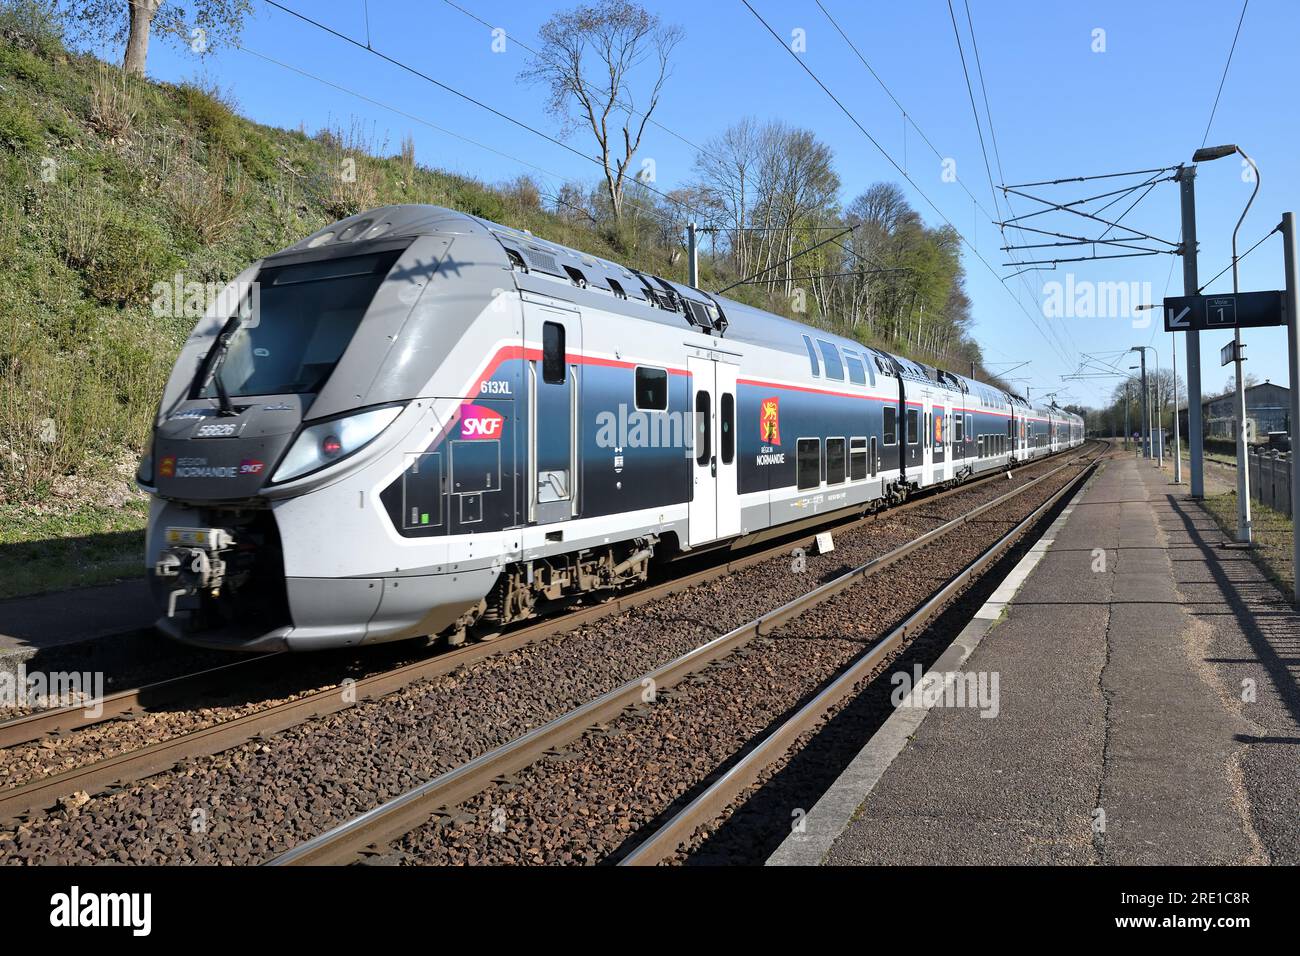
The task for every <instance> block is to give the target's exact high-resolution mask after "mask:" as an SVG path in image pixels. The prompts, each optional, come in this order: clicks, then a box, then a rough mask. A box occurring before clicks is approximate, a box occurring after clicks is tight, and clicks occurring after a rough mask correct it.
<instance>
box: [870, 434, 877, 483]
mask: <svg viewBox="0 0 1300 956" xmlns="http://www.w3.org/2000/svg"><path fill="white" fill-rule="evenodd" d="M868 457H869V459H870V462H871V477H872V478H874V477H876V466H877V464H878V463H879V459H878V457H877V451H876V436H875V435H872V436H871V453H870V455H869V456H868Z"/></svg>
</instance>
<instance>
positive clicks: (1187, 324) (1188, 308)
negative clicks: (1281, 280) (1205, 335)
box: [1164, 292, 1286, 332]
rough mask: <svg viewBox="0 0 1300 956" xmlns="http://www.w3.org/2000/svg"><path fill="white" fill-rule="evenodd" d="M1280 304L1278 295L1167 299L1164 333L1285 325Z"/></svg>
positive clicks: (1237, 293)
mask: <svg viewBox="0 0 1300 956" xmlns="http://www.w3.org/2000/svg"><path fill="white" fill-rule="evenodd" d="M1284 303H1285V299H1284V297H1283V294H1282V293H1281V292H1235V293H1230V294H1227V295H1175V296H1169V297H1168V298H1166V299H1165V301H1164V306H1165V331H1166V332H1203V331H1205V330H1207V329H1252V328H1263V327H1266V326H1271V325H1286V306H1285V304H1284Z"/></svg>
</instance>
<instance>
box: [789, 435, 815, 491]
mask: <svg viewBox="0 0 1300 956" xmlns="http://www.w3.org/2000/svg"><path fill="white" fill-rule="evenodd" d="M795 481H796V484H798V486H799V490H800V491H803V490H804V489H805V488H816V487H818V486H819V485H820V484H821V483H822V440H821V439H820V438H800V439H799V444H798V456H797V458H796V460H795Z"/></svg>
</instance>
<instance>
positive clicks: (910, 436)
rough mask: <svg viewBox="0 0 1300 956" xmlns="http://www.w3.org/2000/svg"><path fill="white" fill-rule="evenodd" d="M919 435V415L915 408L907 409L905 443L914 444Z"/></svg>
mask: <svg viewBox="0 0 1300 956" xmlns="http://www.w3.org/2000/svg"><path fill="white" fill-rule="evenodd" d="M920 436H921V417H920V413H919V412H918V411H917V410H916V409H915V408H909V409H908V410H907V443H908V444H909V445H915V444H916V443H917V441H918V439H919V438H920Z"/></svg>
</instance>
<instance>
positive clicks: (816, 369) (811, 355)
mask: <svg viewBox="0 0 1300 956" xmlns="http://www.w3.org/2000/svg"><path fill="white" fill-rule="evenodd" d="M801 338H802V339H803V347H804V348H806V349H807V350H808V361H809V363H811V364H812V373H813V378H818V377H819V376H820V375H821V374H822V369H821V365H820V364H819V363H818V361H817V350H816V349H815V348H813V344H812V339H810V338H808V336H806V335H804V336H801Z"/></svg>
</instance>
